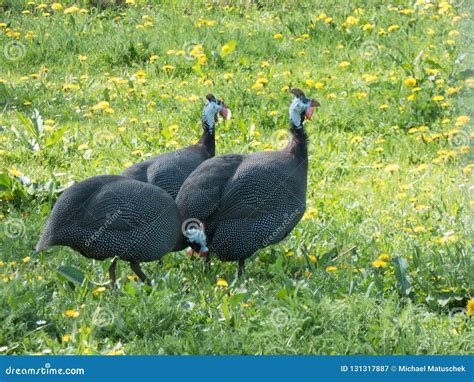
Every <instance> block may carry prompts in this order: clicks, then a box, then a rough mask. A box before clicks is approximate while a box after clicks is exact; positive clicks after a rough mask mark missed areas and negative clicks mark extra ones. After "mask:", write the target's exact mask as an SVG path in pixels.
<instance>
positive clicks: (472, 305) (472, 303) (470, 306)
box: [466, 297, 474, 316]
mask: <svg viewBox="0 0 474 382" xmlns="http://www.w3.org/2000/svg"><path fill="white" fill-rule="evenodd" d="M466 310H467V314H468V315H469V316H472V313H473V312H474V297H471V299H470V300H469V301H468V302H467V305H466Z"/></svg>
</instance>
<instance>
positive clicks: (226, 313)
mask: <svg viewBox="0 0 474 382" xmlns="http://www.w3.org/2000/svg"><path fill="white" fill-rule="evenodd" d="M221 310H222V314H223V315H224V318H225V320H226V321H230V312H229V304H228V303H227V295H225V296H224V298H223V299H222V306H221Z"/></svg>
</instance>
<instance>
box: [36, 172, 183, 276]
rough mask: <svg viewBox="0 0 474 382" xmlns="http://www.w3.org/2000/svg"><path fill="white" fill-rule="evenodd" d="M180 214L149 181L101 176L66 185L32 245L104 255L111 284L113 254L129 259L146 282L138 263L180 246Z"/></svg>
mask: <svg viewBox="0 0 474 382" xmlns="http://www.w3.org/2000/svg"><path fill="white" fill-rule="evenodd" d="M184 240H185V239H184V238H183V235H182V234H181V218H180V215H179V212H178V209H177V206H176V203H175V202H174V200H173V198H172V197H171V196H170V195H169V194H168V193H167V192H165V191H164V190H162V189H161V188H159V187H156V186H153V185H151V184H147V183H143V182H139V181H137V180H134V179H129V178H126V177H123V176H118V175H102V176H95V177H92V178H89V179H87V180H85V181H82V182H79V183H76V184H74V185H72V186H71V187H69V188H68V189H66V190H65V191H64V192H63V193H62V194H61V196H60V197H59V199H58V200H57V202H56V204H55V205H54V207H53V210H52V212H51V214H50V216H49V218H48V220H47V222H46V225H45V228H44V231H43V234H42V235H41V238H40V240H39V242H38V244H37V245H36V250H37V251H40V250H43V249H46V248H48V247H51V246H57V245H64V246H68V247H71V248H72V249H74V250H76V251H78V252H79V253H81V254H82V255H83V256H85V257H88V258H91V259H96V260H105V259H107V258H110V257H114V260H113V261H112V264H111V266H110V268H109V276H110V279H111V281H112V285H115V268H116V259H117V258H120V259H122V260H125V261H128V262H129V263H130V265H131V268H132V270H133V271H134V272H135V273H136V274H137V275H138V277H140V279H141V280H142V281H144V282H145V281H146V280H147V277H146V276H145V274H144V273H143V272H142V270H141V268H140V263H141V262H148V261H153V260H158V259H160V258H161V257H162V256H164V255H165V254H166V253H167V252H170V251H173V250H176V249H183V248H184V243H183V241H184Z"/></svg>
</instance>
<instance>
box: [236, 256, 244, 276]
mask: <svg viewBox="0 0 474 382" xmlns="http://www.w3.org/2000/svg"><path fill="white" fill-rule="evenodd" d="M244 273H245V260H244V259H240V260H239V268H238V270H237V277H242V276H243V275H244Z"/></svg>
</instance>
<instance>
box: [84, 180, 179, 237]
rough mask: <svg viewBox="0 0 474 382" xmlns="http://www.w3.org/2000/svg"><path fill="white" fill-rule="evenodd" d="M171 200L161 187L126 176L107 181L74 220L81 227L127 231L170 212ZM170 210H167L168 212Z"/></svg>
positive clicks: (85, 203) (140, 226)
mask: <svg viewBox="0 0 474 382" xmlns="http://www.w3.org/2000/svg"><path fill="white" fill-rule="evenodd" d="M173 207H174V202H173V199H172V198H171V197H170V196H169V195H168V194H167V193H166V192H165V191H163V190H161V189H160V188H158V187H155V186H152V185H150V184H147V183H143V182H138V181H135V180H132V179H127V178H118V179H116V180H115V181H113V182H106V183H104V184H103V186H102V187H100V188H99V189H98V190H97V191H96V192H94V193H93V194H91V195H90V197H89V198H88V199H87V200H86V201H85V202H84V203H83V204H82V208H81V209H80V210H79V211H78V213H77V216H76V219H77V224H78V225H79V226H80V227H83V228H89V229H95V230H97V229H100V228H101V227H104V226H106V227H107V229H108V230H116V231H130V230H134V229H139V228H142V227H144V226H146V225H147V224H150V223H152V222H153V221H155V220H156V219H157V218H159V217H160V216H161V215H163V214H164V215H167V214H170V212H171V210H172V209H173ZM169 210H170V211H169Z"/></svg>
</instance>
